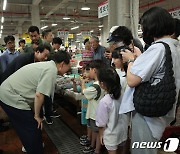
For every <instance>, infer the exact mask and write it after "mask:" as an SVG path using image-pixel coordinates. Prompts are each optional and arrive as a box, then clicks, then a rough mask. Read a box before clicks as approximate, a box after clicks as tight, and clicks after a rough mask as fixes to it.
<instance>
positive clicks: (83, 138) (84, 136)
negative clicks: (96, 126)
mask: <svg viewBox="0 0 180 154" xmlns="http://www.w3.org/2000/svg"><path fill="white" fill-rule="evenodd" d="M87 138H88V136H87V135H83V136H81V137H80V141H84V140H87Z"/></svg>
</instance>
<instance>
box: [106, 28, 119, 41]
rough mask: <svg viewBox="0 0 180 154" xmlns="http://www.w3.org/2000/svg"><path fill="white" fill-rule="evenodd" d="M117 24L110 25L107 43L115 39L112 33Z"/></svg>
mask: <svg viewBox="0 0 180 154" xmlns="http://www.w3.org/2000/svg"><path fill="white" fill-rule="evenodd" d="M118 27H119V26H113V27H111V29H110V31H109V37H108V39H107V43H109V42H112V41H115V40H114V38H113V36H112V33H113V32H114V31H115V30H116V29H117V28H118Z"/></svg>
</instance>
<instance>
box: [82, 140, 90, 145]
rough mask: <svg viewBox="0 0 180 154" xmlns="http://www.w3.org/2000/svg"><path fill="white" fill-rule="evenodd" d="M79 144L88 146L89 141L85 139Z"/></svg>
mask: <svg viewBox="0 0 180 154" xmlns="http://www.w3.org/2000/svg"><path fill="white" fill-rule="evenodd" d="M80 144H81V145H83V146H89V145H90V144H91V143H90V141H89V140H88V139H85V140H82V141H80Z"/></svg>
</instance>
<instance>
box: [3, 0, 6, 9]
mask: <svg viewBox="0 0 180 154" xmlns="http://www.w3.org/2000/svg"><path fill="white" fill-rule="evenodd" d="M6 5H7V0H4V2H3V11H4V10H6Z"/></svg>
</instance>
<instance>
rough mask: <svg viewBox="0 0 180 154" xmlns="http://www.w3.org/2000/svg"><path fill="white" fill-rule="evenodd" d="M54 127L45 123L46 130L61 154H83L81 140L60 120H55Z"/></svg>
mask: <svg viewBox="0 0 180 154" xmlns="http://www.w3.org/2000/svg"><path fill="white" fill-rule="evenodd" d="M53 122H54V123H53V124H52V125H47V124H45V123H44V129H45V131H46V133H47V134H48V136H49V137H50V139H51V140H52V142H53V143H54V145H55V146H56V148H57V149H58V151H59V153H60V154H82V153H83V152H82V150H83V148H84V147H83V146H81V145H80V143H79V138H78V137H77V135H76V134H74V133H73V132H72V130H71V129H70V128H68V127H67V126H66V125H65V124H64V123H63V122H62V121H61V120H60V119H59V118H55V119H53Z"/></svg>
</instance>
